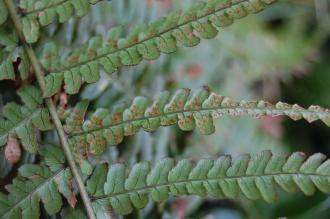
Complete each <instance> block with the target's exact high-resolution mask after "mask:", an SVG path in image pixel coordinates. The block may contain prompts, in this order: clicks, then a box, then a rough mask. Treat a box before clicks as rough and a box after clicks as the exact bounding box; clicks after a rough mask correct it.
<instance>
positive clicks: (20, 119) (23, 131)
mask: <svg viewBox="0 0 330 219" xmlns="http://www.w3.org/2000/svg"><path fill="white" fill-rule="evenodd" d="M17 94H18V95H19V96H20V97H21V99H22V101H23V103H24V105H23V106H21V105H18V104H17V103H14V102H11V103H8V104H7V105H6V106H4V108H3V112H2V113H3V117H4V118H0V146H3V145H4V144H6V142H7V140H8V138H10V137H11V136H17V137H18V139H20V141H21V143H22V146H23V148H24V149H25V150H27V151H28V152H30V153H36V152H37V150H38V144H37V137H36V130H35V129H36V128H37V129H39V130H42V131H45V130H50V129H51V128H52V127H53V126H52V124H51V122H50V118H49V112H48V109H46V108H44V107H43V106H42V98H41V91H40V90H39V89H37V88H36V87H34V86H31V85H25V86H23V87H21V88H20V89H19V90H18V91H17Z"/></svg>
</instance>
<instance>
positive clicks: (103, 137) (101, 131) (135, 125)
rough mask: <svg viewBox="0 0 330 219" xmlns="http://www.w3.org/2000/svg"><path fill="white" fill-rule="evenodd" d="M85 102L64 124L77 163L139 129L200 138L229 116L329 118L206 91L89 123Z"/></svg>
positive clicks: (316, 111)
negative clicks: (174, 129) (174, 130)
mask: <svg viewBox="0 0 330 219" xmlns="http://www.w3.org/2000/svg"><path fill="white" fill-rule="evenodd" d="M86 110H87V102H86V101H83V102H81V103H79V104H78V105H77V106H76V107H75V108H74V109H73V111H72V112H71V114H70V116H69V117H68V118H67V119H66V126H65V130H66V132H67V133H68V134H69V135H70V144H71V146H72V148H73V149H74V150H75V151H76V152H77V153H78V154H79V153H83V155H82V156H81V157H80V158H83V157H86V156H88V155H89V154H93V155H94V154H101V153H102V152H103V151H104V150H105V148H106V146H107V145H108V144H109V145H118V144H119V143H121V141H122V140H123V138H124V136H130V135H134V134H136V133H137V132H138V131H139V129H140V128H143V129H144V130H145V131H149V132H152V131H155V130H156V129H157V128H159V127H160V126H169V125H173V124H178V126H179V127H180V129H182V130H184V131H190V130H193V129H194V128H195V127H196V126H197V128H198V129H199V130H200V132H201V133H202V134H205V135H209V134H212V133H214V131H215V127H214V124H213V120H214V118H217V117H219V116H222V115H225V114H228V115H231V116H241V115H250V116H253V117H257V118H258V117H262V116H281V115H284V116H288V117H289V118H291V119H293V120H298V119H305V120H307V121H308V122H313V121H315V120H318V119H320V120H322V121H323V122H324V123H325V124H327V125H329V123H327V121H328V120H329V118H330V111H329V109H323V108H321V107H319V106H310V107H309V108H308V109H304V108H302V107H300V106H299V105H297V104H294V105H289V104H286V103H282V102H278V103H277V104H275V105H272V104H271V103H269V102H266V101H262V100H260V101H244V100H243V101H239V102H238V101H234V100H232V99H230V98H228V97H224V96H221V95H218V94H215V93H212V92H210V91H209V89H208V87H206V86H204V87H202V88H200V89H199V90H196V91H195V92H193V93H191V92H190V90H189V89H181V90H178V91H177V92H176V93H175V94H174V95H173V96H172V98H170V96H169V93H168V92H166V91H165V92H162V93H161V94H160V95H159V96H157V97H156V98H155V99H154V101H153V102H152V103H149V101H148V100H147V99H146V98H144V97H136V98H135V99H134V100H133V102H132V104H131V105H130V106H127V105H126V104H119V105H117V106H115V107H114V108H113V110H112V111H109V110H107V109H97V110H96V111H95V112H94V113H93V114H92V116H91V118H90V119H88V120H86V121H84V117H85V113H86Z"/></svg>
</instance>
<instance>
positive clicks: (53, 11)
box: [19, 0, 97, 43]
mask: <svg viewBox="0 0 330 219" xmlns="http://www.w3.org/2000/svg"><path fill="white" fill-rule="evenodd" d="M96 2H97V0H38V1H31V0H21V1H20V5H19V6H20V9H21V10H22V11H23V17H22V27H23V34H24V37H25V39H26V41H27V42H28V43H34V42H36V41H37V40H38V38H39V30H40V26H39V25H41V26H46V25H49V24H50V23H52V22H54V21H55V20H56V17H57V16H58V21H59V22H60V23H64V22H66V21H68V20H69V19H70V18H71V17H72V16H73V13H74V11H75V12H76V14H77V16H79V17H81V16H84V15H85V14H86V13H87V12H88V10H89V8H90V4H95V3H96Z"/></svg>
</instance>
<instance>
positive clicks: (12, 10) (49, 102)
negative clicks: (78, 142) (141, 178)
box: [4, 0, 96, 219]
mask: <svg viewBox="0 0 330 219" xmlns="http://www.w3.org/2000/svg"><path fill="white" fill-rule="evenodd" d="M4 2H5V4H6V6H7V8H8V11H9V14H10V17H11V19H12V21H13V23H14V27H15V29H16V31H17V33H18V35H19V37H20V40H21V41H22V43H23V44H24V48H25V50H26V53H27V55H28V57H29V59H30V61H31V64H32V66H33V68H34V70H35V75H36V77H37V80H38V83H39V86H40V88H41V91H42V92H44V91H45V80H44V74H43V72H42V70H41V66H40V64H39V62H38V59H37V56H36V54H35V52H34V50H33V49H32V47H31V46H30V45H29V44H28V43H26V41H25V38H24V36H23V33H22V27H21V23H20V20H19V19H20V18H19V17H18V15H17V13H16V6H15V4H14V2H13V0H5V1H4ZM45 102H46V105H47V107H48V109H49V112H50V115H51V117H52V119H53V122H54V123H55V127H56V130H57V133H58V135H59V138H60V141H61V145H62V148H63V150H64V154H65V156H66V159H67V161H68V163H69V166H70V168H71V171H72V174H73V176H74V178H75V181H76V183H77V185H78V189H79V192H80V195H81V197H82V199H83V202H84V205H85V207H86V211H87V214H88V216H89V218H90V219H96V217H95V214H94V211H93V208H92V204H91V201H90V199H89V197H88V194H87V192H86V189H85V186H84V182H83V180H82V178H81V176H80V174H79V171H78V168H77V165H76V163H75V161H74V159H73V155H72V153H71V150H70V147H69V144H68V140H67V138H66V135H65V133H64V129H63V126H62V123H61V121H60V119H59V117H58V115H57V112H56V107H55V104H54V102H53V100H52V99H51V98H46V99H45Z"/></svg>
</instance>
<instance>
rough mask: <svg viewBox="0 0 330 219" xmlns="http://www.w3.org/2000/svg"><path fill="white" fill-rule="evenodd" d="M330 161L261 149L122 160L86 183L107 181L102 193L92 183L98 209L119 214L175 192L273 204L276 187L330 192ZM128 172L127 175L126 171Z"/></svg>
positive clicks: (298, 153) (94, 174) (324, 158)
mask: <svg viewBox="0 0 330 219" xmlns="http://www.w3.org/2000/svg"><path fill="white" fill-rule="evenodd" d="M329 170H330V160H326V157H325V155H323V154H314V155H312V156H310V157H308V158H306V156H305V155H304V154H303V153H301V152H296V153H293V154H292V155H291V156H289V157H286V156H282V155H273V154H272V153H271V152H270V151H263V152H262V153H260V154H258V155H256V156H252V157H251V156H250V155H242V156H240V157H238V158H236V159H235V160H233V161H232V159H231V157H230V156H228V155H225V156H221V157H219V158H218V159H217V160H211V159H202V160H200V161H198V162H196V163H195V162H192V161H190V160H186V159H184V160H181V161H178V162H176V163H175V162H174V160H173V159H170V158H166V159H164V160H161V161H159V162H158V163H157V164H156V165H155V166H154V167H151V166H150V164H149V163H147V162H142V163H138V164H135V165H134V166H133V167H132V169H131V170H130V171H129V172H128V170H127V168H126V167H125V165H124V164H114V165H111V166H110V167H109V170H108V173H107V176H106V180H105V179H104V178H105V173H104V175H103V177H101V176H100V171H99V169H96V170H95V173H93V175H92V176H91V179H90V180H89V181H88V182H90V184H92V182H94V184H95V182H97V183H99V182H100V181H99V180H96V179H94V178H98V179H100V180H101V181H105V183H104V188H103V194H102V195H100V190H101V189H100V186H98V185H99V184H97V185H94V188H96V187H97V188H99V189H97V190H93V191H92V193H90V195H92V196H93V199H94V201H93V206H94V208H95V211H97V210H98V208H100V207H104V208H109V207H111V208H113V209H114V210H115V212H117V213H118V214H129V213H130V212H131V211H132V210H133V208H144V207H145V206H146V205H147V204H148V202H149V198H151V199H152V200H153V201H156V202H163V201H165V200H167V199H168V198H169V194H171V195H174V196H184V195H199V196H206V195H207V196H212V197H216V198H237V197H238V195H239V194H242V195H243V196H245V197H247V198H248V199H251V200H257V199H263V200H265V201H266V202H269V203H272V202H275V201H276V199H277V194H276V193H277V192H276V190H277V188H276V187H277V186H279V187H280V188H282V189H283V190H284V191H286V192H295V191H297V190H301V191H302V192H303V193H304V194H305V195H311V194H313V193H314V192H315V191H316V189H318V190H320V191H322V192H324V193H329V192H330V184H329V180H330V171H329ZM127 172H128V175H127Z"/></svg>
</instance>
